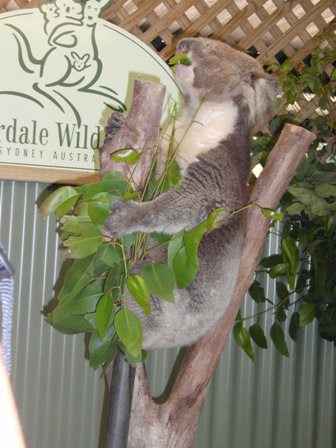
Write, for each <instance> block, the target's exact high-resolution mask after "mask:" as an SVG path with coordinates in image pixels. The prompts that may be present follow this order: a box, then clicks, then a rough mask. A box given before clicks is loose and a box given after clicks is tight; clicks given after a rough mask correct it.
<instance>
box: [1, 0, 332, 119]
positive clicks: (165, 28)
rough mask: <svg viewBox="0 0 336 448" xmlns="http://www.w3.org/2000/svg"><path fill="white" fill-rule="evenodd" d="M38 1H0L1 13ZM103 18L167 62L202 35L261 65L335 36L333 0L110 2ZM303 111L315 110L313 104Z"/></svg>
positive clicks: (298, 57) (296, 55)
mask: <svg viewBox="0 0 336 448" xmlns="http://www.w3.org/2000/svg"><path fill="white" fill-rule="evenodd" d="M41 3H42V2H41V1H40V0H31V1H27V0H9V1H5V0H0V11H7V10H12V9H17V8H31V7H36V6H38V5H39V4H41ZM103 17H104V18H105V19H107V20H109V21H110V22H112V23H115V24H117V25H119V26H121V27H122V28H124V29H126V30H127V31H129V32H130V33H132V34H134V35H135V36H137V37H139V38H140V39H141V40H142V41H144V42H146V43H147V44H148V45H150V46H151V47H152V48H154V49H155V51H157V53H159V54H160V56H161V57H162V58H163V59H165V60H167V59H168V58H169V57H170V56H171V55H172V54H173V52H174V48H175V45H176V42H177V41H178V40H179V39H180V38H181V37H185V36H198V35H201V36H207V37H215V38H218V39H221V40H224V41H226V42H228V43H229V44H232V45H235V46H238V47H240V48H241V49H243V50H246V51H249V52H250V53H251V54H252V55H253V56H254V57H257V58H258V59H260V60H261V61H262V62H265V63H267V62H271V61H272V60H277V61H280V62H282V61H283V60H284V59H285V58H286V57H290V58H292V59H293V60H294V61H295V62H301V61H303V60H304V58H305V57H306V56H307V55H309V54H310V53H311V51H312V50H313V49H314V48H315V47H316V46H317V45H321V39H320V37H321V35H323V34H324V33H335V32H336V2H335V0H301V1H298V0H297V1H295V0H292V1H280V0H266V1H265V0H254V1H247V0H232V1H228V0H114V1H113V2H112V4H111V5H110V6H109V7H108V8H107V9H106V10H105V11H104V13H103ZM325 43H326V42H324V43H322V45H323V44H325ZM0 48H1V47H0ZM305 102H306V100H304V103H305ZM301 109H305V113H306V114H308V113H310V112H313V111H315V109H316V107H315V106H314V101H313V102H311V101H310V102H309V107H307V108H301Z"/></svg>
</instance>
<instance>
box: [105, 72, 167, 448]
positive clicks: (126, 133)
mask: <svg viewBox="0 0 336 448" xmlns="http://www.w3.org/2000/svg"><path fill="white" fill-rule="evenodd" d="M164 96H165V87H164V86H163V85H161V84H158V83H153V82H147V81H146V82H145V81H140V80H136V81H135V84H134V90H133V102H132V106H131V109H130V111H129V114H128V116H127V118H123V119H122V121H121V120H120V115H119V114H118V113H113V114H112V115H111V117H110V120H109V121H110V123H111V121H113V120H114V119H115V118H116V117H117V118H118V119H119V122H121V123H122V125H121V127H120V128H119V130H118V131H117V132H115V133H114V134H113V136H112V138H110V139H108V140H107V141H105V143H104V145H103V147H102V148H101V150H100V167H101V169H100V172H101V176H103V175H104V174H105V173H107V172H109V171H120V172H122V173H123V174H125V175H126V176H128V177H131V179H132V181H133V184H134V187H135V188H136V189H137V190H142V188H143V185H144V181H145V179H146V176H147V173H148V170H149V168H150V166H151V161H152V158H153V156H154V154H155V152H156V150H157V147H158V142H159V135H160V119H161V113H162V106H163V101H164ZM125 148H132V149H137V150H138V151H141V153H142V154H141V158H140V160H139V162H138V164H137V166H136V168H135V170H134V171H132V172H131V169H130V166H129V165H128V164H124V163H115V162H113V160H112V159H111V153H113V152H115V151H117V150H119V149H125ZM133 370H134V369H133V368H132V367H131V366H130V365H129V364H128V363H127V362H126V361H125V360H124V357H123V355H122V354H121V353H118V354H117V356H116V358H115V361H114V363H113V367H112V371H109V372H108V376H109V378H108V383H109V385H110V394H109V407H108V414H109V415H108V424H107V429H106V439H105V448H125V447H126V444H127V433H128V425H129V417H130V409H131V399H132V391H133V383H134V371H133Z"/></svg>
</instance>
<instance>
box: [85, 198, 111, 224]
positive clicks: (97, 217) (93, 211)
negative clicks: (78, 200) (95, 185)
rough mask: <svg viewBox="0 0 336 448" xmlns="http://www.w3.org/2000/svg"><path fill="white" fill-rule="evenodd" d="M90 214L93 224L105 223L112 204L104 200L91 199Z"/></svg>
mask: <svg viewBox="0 0 336 448" xmlns="http://www.w3.org/2000/svg"><path fill="white" fill-rule="evenodd" d="M88 214H89V216H90V219H91V221H92V223H93V224H97V225H103V224H104V223H105V220H106V218H107V217H108V215H109V214H110V205H109V204H108V203H106V202H102V201H91V202H89V204H88Z"/></svg>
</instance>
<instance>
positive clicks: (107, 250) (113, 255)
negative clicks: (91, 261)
mask: <svg viewBox="0 0 336 448" xmlns="http://www.w3.org/2000/svg"><path fill="white" fill-rule="evenodd" d="M97 259H98V260H101V261H102V262H103V263H105V264H106V265H107V266H113V265H114V264H119V263H121V259H122V256H121V253H120V247H119V246H117V245H115V246H113V245H111V244H103V245H102V246H101V248H100V249H99V251H98V252H97Z"/></svg>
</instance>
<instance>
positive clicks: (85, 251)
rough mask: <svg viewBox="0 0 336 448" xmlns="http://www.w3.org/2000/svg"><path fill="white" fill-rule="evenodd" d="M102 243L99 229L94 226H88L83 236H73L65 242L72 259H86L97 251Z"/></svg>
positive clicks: (84, 229)
mask: <svg viewBox="0 0 336 448" xmlns="http://www.w3.org/2000/svg"><path fill="white" fill-rule="evenodd" d="M101 242H102V235H101V232H100V230H99V228H98V227H97V226H95V225H93V224H87V225H85V227H84V228H83V231H82V233H81V235H79V236H71V237H69V238H68V239H67V240H65V241H64V242H63V244H64V246H65V247H67V248H68V249H69V251H70V257H71V258H85V257H87V256H88V255H91V254H93V253H94V252H96V251H97V249H98V247H99V246H100V244H101Z"/></svg>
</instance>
